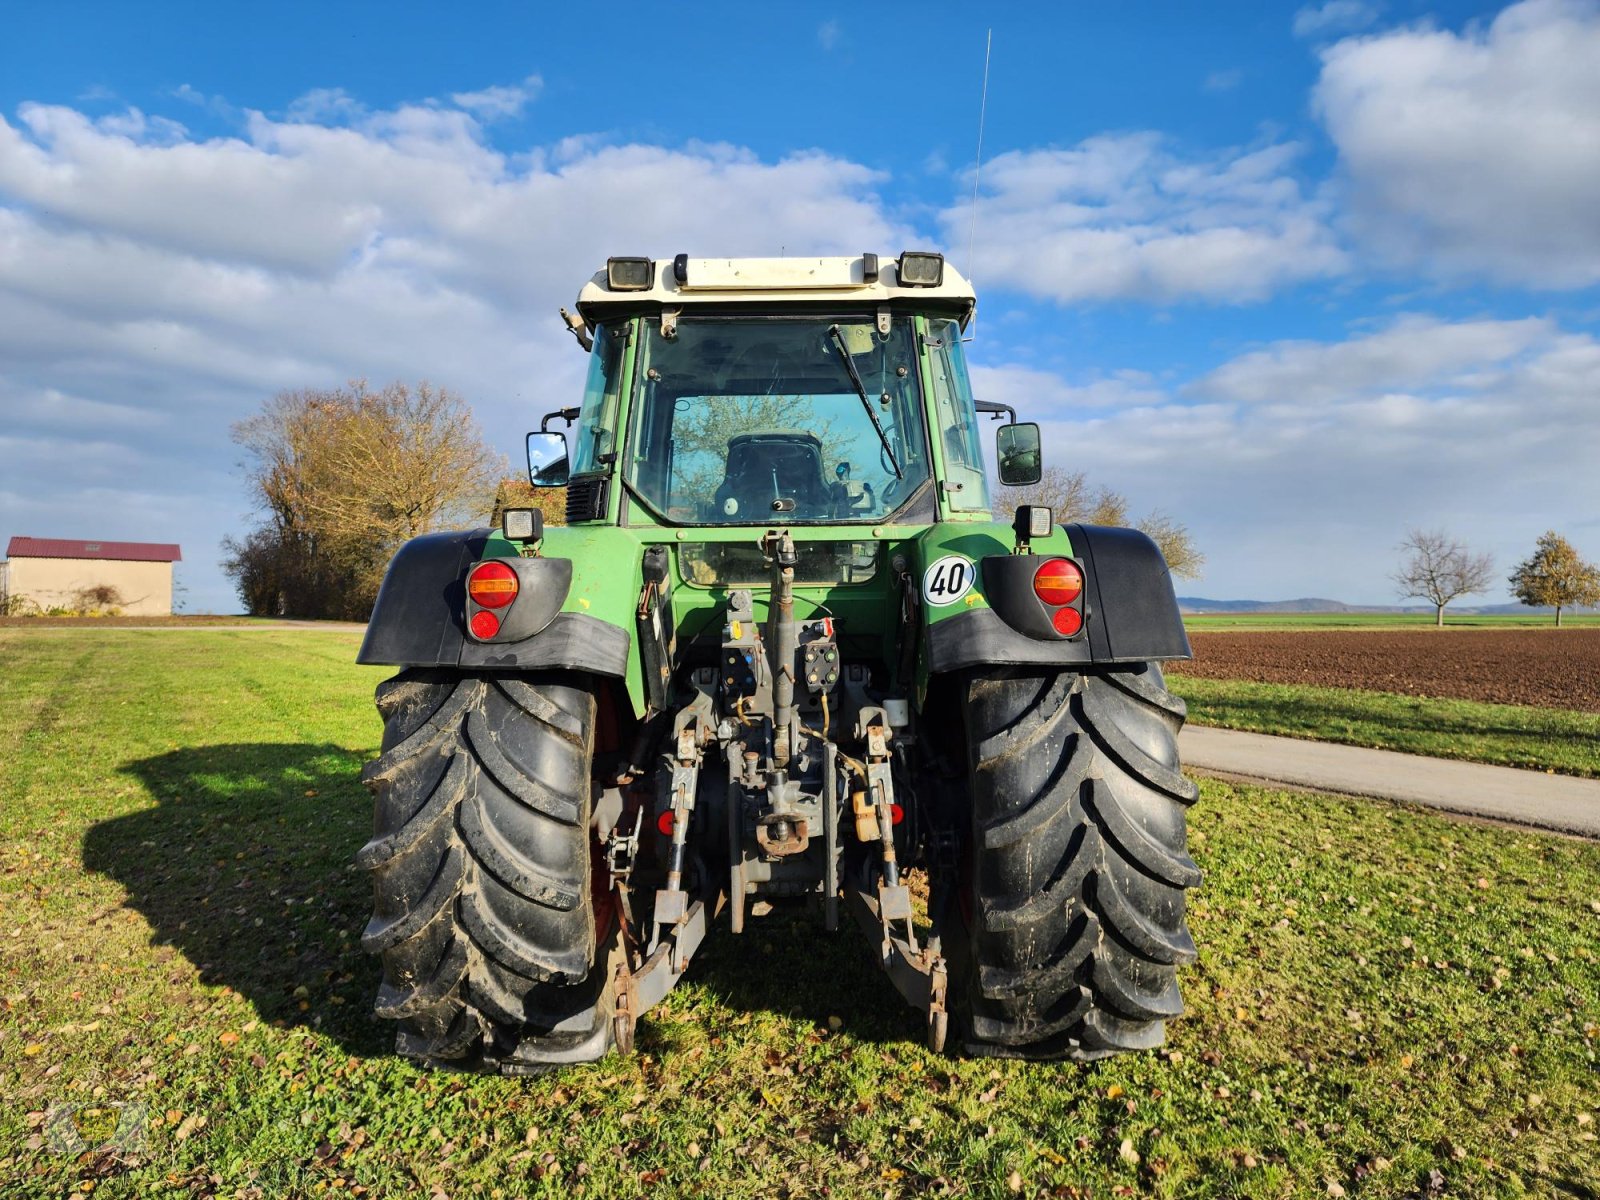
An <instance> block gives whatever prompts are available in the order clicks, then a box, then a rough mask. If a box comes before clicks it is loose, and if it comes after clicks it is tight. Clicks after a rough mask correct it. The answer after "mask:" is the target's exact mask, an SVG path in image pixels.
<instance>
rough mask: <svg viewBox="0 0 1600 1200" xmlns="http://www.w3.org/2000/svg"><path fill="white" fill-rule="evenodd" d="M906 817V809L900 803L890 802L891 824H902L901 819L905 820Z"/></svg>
mask: <svg viewBox="0 0 1600 1200" xmlns="http://www.w3.org/2000/svg"><path fill="white" fill-rule="evenodd" d="M905 819H906V810H905V809H903V808H901V807H900V806H899V805H898V804H894V803H890V805H889V823H890V824H891V825H898V824H900V822H901V821H904V820H905Z"/></svg>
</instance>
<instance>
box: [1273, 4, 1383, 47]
mask: <svg viewBox="0 0 1600 1200" xmlns="http://www.w3.org/2000/svg"><path fill="white" fill-rule="evenodd" d="M1377 19H1378V5H1376V4H1368V3H1366V2H1365V0H1325V2H1324V3H1322V4H1308V5H1306V6H1305V7H1304V8H1302V9H1300V10H1299V11H1298V12H1297V13H1295V14H1294V35H1295V37H1298V38H1315V37H1324V36H1327V35H1329V34H1340V33H1353V32H1354V31H1356V30H1358V29H1365V28H1366V27H1367V26H1369V25H1371V24H1372V23H1373V22H1374V21H1376V20H1377Z"/></svg>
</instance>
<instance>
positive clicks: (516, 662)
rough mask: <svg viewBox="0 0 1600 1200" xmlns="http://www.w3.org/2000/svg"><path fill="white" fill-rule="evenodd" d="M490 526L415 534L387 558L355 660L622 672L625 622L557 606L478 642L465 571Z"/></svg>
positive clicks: (629, 641) (626, 646)
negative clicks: (544, 621)
mask: <svg viewBox="0 0 1600 1200" xmlns="http://www.w3.org/2000/svg"><path fill="white" fill-rule="evenodd" d="M489 534H490V531H489V530H487V529H472V530H460V531H454V532H449V533H429V534H424V535H422V536H421V537H416V538H412V539H411V540H410V541H409V542H407V543H406V544H405V545H403V546H401V547H400V549H399V551H398V552H397V553H396V554H395V556H394V558H393V559H392V560H391V561H390V563H389V570H388V572H387V573H386V574H385V575H384V577H383V586H382V587H381V588H380V589H379V590H378V602H377V604H376V605H374V607H373V610H372V618H371V620H370V621H368V623H367V635H366V638H365V639H364V640H363V641H362V643H361V651H360V653H359V654H357V655H356V661H357V662H358V663H363V664H374V663H384V664H390V665H394V666H407V667H457V666H460V667H480V668H481V667H506V668H510V669H513V670H534V669H545V668H568V669H572V670H582V671H589V672H593V673H595V674H598V675H611V676H615V677H617V678H622V677H623V676H625V675H626V674H627V670H628V654H629V651H630V650H631V649H632V645H633V643H632V639H631V638H630V637H629V635H628V632H627V630H625V629H622V628H621V627H619V626H616V625H613V624H611V623H610V622H608V621H602V620H600V619H599V618H598V617H591V616H588V615H586V614H584V613H558V614H556V616H555V617H554V618H553V619H551V620H550V621H549V624H548V625H546V626H544V627H543V629H542V631H541V632H540V633H538V634H536V635H534V636H532V637H529V638H526V639H524V640H522V641H518V642H499V643H479V642H475V641H472V640H470V639H469V638H468V637H467V634H466V629H465V627H464V626H463V624H462V620H463V617H462V614H463V613H464V612H465V609H466V598H467V597H466V575H467V571H468V570H469V569H470V568H471V566H472V564H473V563H475V562H477V561H478V559H479V558H480V557H482V554H483V548H484V545H485V543H486V542H487V541H488V539H489Z"/></svg>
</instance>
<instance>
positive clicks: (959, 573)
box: [922, 554, 978, 605]
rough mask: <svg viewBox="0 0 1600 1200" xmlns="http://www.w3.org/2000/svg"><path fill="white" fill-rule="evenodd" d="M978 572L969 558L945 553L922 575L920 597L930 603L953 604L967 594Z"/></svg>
mask: <svg viewBox="0 0 1600 1200" xmlns="http://www.w3.org/2000/svg"><path fill="white" fill-rule="evenodd" d="M977 573H978V570H977V567H976V566H974V565H973V562H972V560H971V559H968V558H962V557H961V555H959V554H946V555H945V556H944V557H943V558H941V559H939V560H938V561H937V562H935V563H934V564H933V565H932V566H930V567H929V568H928V569H927V571H926V572H925V573H924V574H923V576H922V598H923V599H924V600H926V601H927V602H928V603H929V604H930V605H940V604H954V603H955V602H956V601H957V600H959V599H961V597H963V596H965V595H966V594H967V589H968V588H970V587H971V586H972V580H973V576H975V575H976V574H977Z"/></svg>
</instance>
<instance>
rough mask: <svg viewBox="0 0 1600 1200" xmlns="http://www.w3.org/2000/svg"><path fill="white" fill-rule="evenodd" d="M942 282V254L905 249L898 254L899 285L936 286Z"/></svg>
mask: <svg viewBox="0 0 1600 1200" xmlns="http://www.w3.org/2000/svg"><path fill="white" fill-rule="evenodd" d="M943 282H944V255H942V254H927V253H924V252H922V251H917V250H906V251H903V252H902V253H901V255H900V286H901V287H938V286H939V285H940V284H941V283H943Z"/></svg>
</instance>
